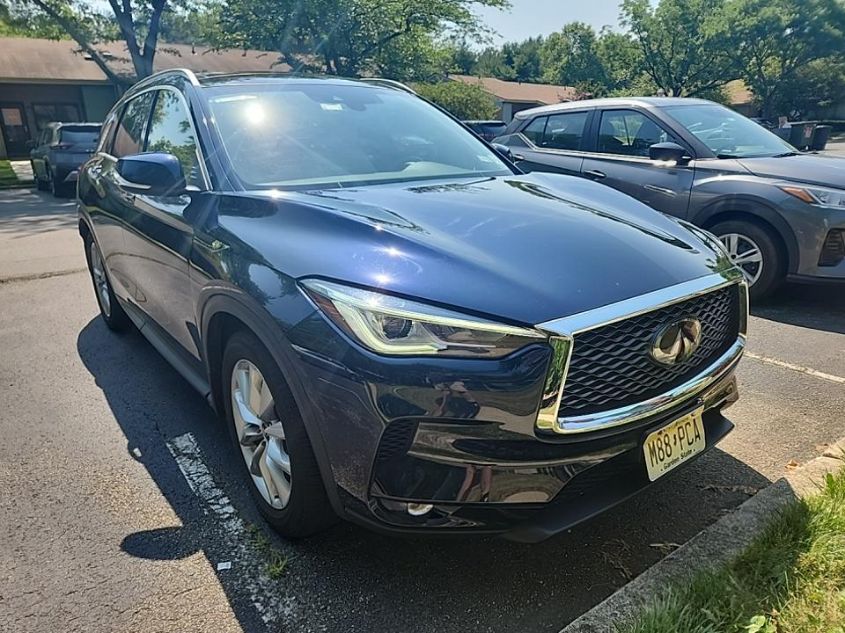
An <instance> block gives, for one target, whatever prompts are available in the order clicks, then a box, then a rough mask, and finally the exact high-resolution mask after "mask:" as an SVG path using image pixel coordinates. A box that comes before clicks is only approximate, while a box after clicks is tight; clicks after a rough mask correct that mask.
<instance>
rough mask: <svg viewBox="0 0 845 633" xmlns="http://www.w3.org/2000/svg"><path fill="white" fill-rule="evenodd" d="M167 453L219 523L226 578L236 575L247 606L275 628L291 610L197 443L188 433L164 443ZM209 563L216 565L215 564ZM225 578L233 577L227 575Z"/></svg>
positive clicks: (213, 562)
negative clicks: (224, 548)
mask: <svg viewBox="0 0 845 633" xmlns="http://www.w3.org/2000/svg"><path fill="white" fill-rule="evenodd" d="M167 449H168V450H169V451H170V454H171V455H173V458H174V459H175V460H176V464H177V465H178V466H179V470H181V471H182V474H183V475H184V476H185V481H187V482H188V486H190V488H191V490H192V491H193V492H194V494H195V495H197V497H199V498H200V499H201V500H202V501H203V502H204V503H205V504H206V505H207V506H208V508H210V509H211V511H212V512H213V513H214V514H215V515H216V518H217V520H218V521H219V523H220V527H221V528H222V529H221V530H219V531H220V533H221V537H222V539H223V540H224V541H225V542H226V544H227V545H228V547H229V553H227V555H226V559H227V561H232V564H231V568H230V571H229V572H228V574H236V575H237V578H238V580H237V583H238V585H239V586H241V587H243V588H244V589H245V591H246V592H247V593H248V594H249V597H250V602H251V603H252V605H253V606H254V607H255V609H256V610H257V611H258V614H259V615H260V616H261V619H262V620H264V623H265V624H270V623H277V624H278V623H279V622H281V618H282V617H283V616H284V615H287V614H290V613H291V611H292V608H291V606H286V605H284V604H282V601H281V599H280V597H279V593H280V591H279V584H278V582H276V581H274V580H273V579H271V578H270V577H269V576H268V575H267V572H266V571H265V569H266V560H265V558H264V556H262V555H261V553H260V552H259V551H258V550H257V549H256V548H255V547H254V546H253V544H252V542H251V540H250V536H249V534H247V529H246V525H245V524H244V522H243V520H242V519H241V518H240V517H239V516H238V513H237V510H235V507H234V506H233V505H232V502H231V501H230V500H229V497H228V496H226V493H225V492H223V490H221V489H220V487H219V486H218V485H217V483H216V482H215V481H214V477H212V475H211V473H210V472H209V470H208V467H207V466H206V465H205V463H204V462H203V461H202V454H201V453H200V449H199V446H197V441H196V439H195V438H194V436H193V435H192V434H191V433H185V434H184V435H180V436H178V437H174V438H173V439H171V440H170V441H169V442H167ZM211 562H212V564H213V565H215V564H216V563H215V561H211ZM227 578H232V576H230V575H227Z"/></svg>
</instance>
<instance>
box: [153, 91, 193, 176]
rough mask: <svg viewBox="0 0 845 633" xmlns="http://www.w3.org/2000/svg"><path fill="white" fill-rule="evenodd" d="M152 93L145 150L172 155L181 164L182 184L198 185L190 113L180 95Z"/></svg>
mask: <svg viewBox="0 0 845 633" xmlns="http://www.w3.org/2000/svg"><path fill="white" fill-rule="evenodd" d="M156 95H157V96H156V101H155V107H153V114H152V116H151V117H150V129H149V132H147V146H146V151H148V152H166V153H168V154H173V155H174V156H175V157H176V158H178V159H179V163H180V164H181V165H182V173H183V174H184V176H185V184H187V185H189V186H191V185H192V186H194V187H198V188H202V187H203V179H202V174H201V173H200V163H199V156H198V154H197V140H196V138H195V137H194V129H193V126H192V125H191V115H190V114H189V113H188V111H187V110H186V109H185V105H184V103H183V102H182V98H181V97H180V96H179V95H178V94H176V93H175V92H173V91H172V90H158V91H157V92H156Z"/></svg>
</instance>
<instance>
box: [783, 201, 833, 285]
mask: <svg viewBox="0 0 845 633" xmlns="http://www.w3.org/2000/svg"><path fill="white" fill-rule="evenodd" d="M781 214H782V216H783V217H784V218H785V219H786V220H787V221H788V222H789V224H790V225H791V227H792V231H793V233H794V234H795V236H796V239H797V242H798V253H799V255H798V266H797V267H796V269H795V270H791V271H790V272H789V278H790V279H791V280H793V281H804V282H808V281H809V282H813V281H819V282H825V281H830V282H836V281H843V280H845V257H840V256H839V255H841V250H840V249H836V251H837V252H836V253H831V249H830V245H831V243H832V241H833V240H834V239H837V241H838V239H842V238H845V210H836V209H820V208H818V207H814V206H812V205H808V204H804V203H801V202H798V201H795V202H792V201H790V204H789V205H784V208H783V209H782V210H781ZM832 232H835V233H836V234H837V238H833V236H832ZM839 236H842V238H839Z"/></svg>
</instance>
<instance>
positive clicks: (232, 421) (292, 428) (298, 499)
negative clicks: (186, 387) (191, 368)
mask: <svg viewBox="0 0 845 633" xmlns="http://www.w3.org/2000/svg"><path fill="white" fill-rule="evenodd" d="M222 378H223V383H222V384H223V387H224V389H225V392H224V398H225V401H226V402H225V404H226V420H227V423H228V424H227V426H228V427H229V433H230V437H231V438H232V442H233V443H234V445H235V449H236V451H237V453H238V455H239V456H240V457H241V458H242V461H243V464H244V467H245V470H246V473H245V474H246V476H247V477H248V478H249V481H250V486H249V488H250V492H251V493H252V496H253V498H254V500H255V503H256V504H257V505H258V509H259V510H260V511H261V514H262V515H264V518H265V519H267V521H268V522H269V523H270V525H272V526H273V528H274V529H275V530H276V531H278V532H279V533H280V534H282V535H283V536H287V537H290V538H301V537H305V536H310V535H311V534H315V533H316V532H319V531H321V530H323V529H324V528H326V527H328V526H329V525H331V524H332V523H334V522H335V521H336V520H337V517H336V516H335V514H334V512H333V511H332V508H331V505H330V504H329V500H328V497H327V495H326V489H325V487H324V485H323V480H322V477H321V476H320V470H319V467H318V466H317V460H316V458H315V457H314V451H313V449H312V448H311V442H310V440H309V438H308V434H307V432H306V431H305V427H304V425H303V422H302V417H301V416H300V414H299V411H298V409H297V407H296V404H295V403H294V401H293V396H292V395H291V393H290V390H289V389H288V387H287V384H286V383H285V381H284V378H283V377H282V373H281V371H280V370H279V368H278V366H277V365H276V363H275V361H274V360H273V357H272V356H271V355H270V354H269V352H267V350H266V349H265V348H264V346H263V345H262V344H261V343H260V342H259V341H258V340H257V339H256V338H255V337H254V336H252V335H250V334H247V333H245V332H237V333H236V334H234V335H233V336H232V338H231V339H230V340H229V343H228V344H227V345H226V351H225V352H224V354H223V376H222Z"/></svg>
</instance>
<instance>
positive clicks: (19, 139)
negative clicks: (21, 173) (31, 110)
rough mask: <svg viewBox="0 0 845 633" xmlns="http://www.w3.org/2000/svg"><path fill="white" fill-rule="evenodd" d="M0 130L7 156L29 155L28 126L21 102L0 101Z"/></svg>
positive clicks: (21, 156) (19, 156) (22, 156)
mask: <svg viewBox="0 0 845 633" xmlns="http://www.w3.org/2000/svg"><path fill="white" fill-rule="evenodd" d="M0 131H2V132H3V141H4V142H5V144H6V155H7V156H8V157H9V158H28V157H29V148H28V147H27V144H28V142H29V127H28V126H27V124H26V117H25V116H24V111H23V106H22V105H21V104H19V103H0Z"/></svg>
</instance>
